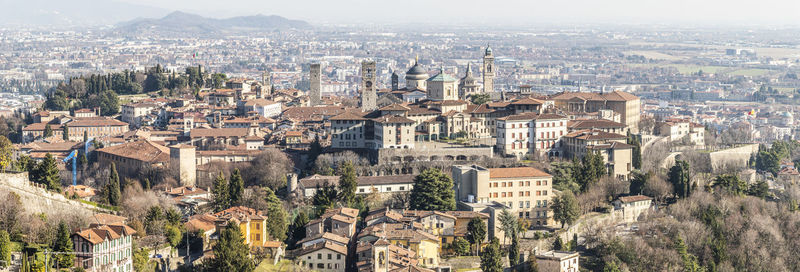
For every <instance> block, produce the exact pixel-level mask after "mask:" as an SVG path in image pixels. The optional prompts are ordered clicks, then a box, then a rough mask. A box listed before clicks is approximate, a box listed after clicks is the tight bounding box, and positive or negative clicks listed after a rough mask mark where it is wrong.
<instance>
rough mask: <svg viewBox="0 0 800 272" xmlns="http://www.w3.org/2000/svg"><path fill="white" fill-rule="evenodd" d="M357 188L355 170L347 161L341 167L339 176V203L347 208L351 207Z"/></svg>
mask: <svg viewBox="0 0 800 272" xmlns="http://www.w3.org/2000/svg"><path fill="white" fill-rule="evenodd" d="M357 187H358V182H357V181H356V170H355V168H354V167H353V164H352V163H351V162H349V161H347V162H345V163H344V164H343V165H342V171H341V176H339V190H338V191H339V201H341V202H342V203H344V204H345V205H346V206H348V207H349V206H352V204H353V200H355V198H356V188H357Z"/></svg>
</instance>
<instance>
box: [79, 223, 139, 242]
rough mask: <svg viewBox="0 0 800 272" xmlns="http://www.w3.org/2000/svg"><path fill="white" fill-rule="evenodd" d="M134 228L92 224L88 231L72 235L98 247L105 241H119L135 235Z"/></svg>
mask: <svg viewBox="0 0 800 272" xmlns="http://www.w3.org/2000/svg"><path fill="white" fill-rule="evenodd" d="M135 233H136V231H135V230H133V228H131V227H128V226H126V225H105V224H99V225H98V224H92V226H91V227H89V228H88V229H83V230H79V231H77V232H75V233H73V234H72V235H73V236H75V235H77V236H80V237H81V238H83V239H85V240H86V241H88V242H89V243H91V244H93V245H96V244H99V243H102V242H103V241H105V240H113V239H119V238H120V237H122V236H123V235H125V236H129V235H133V234H135Z"/></svg>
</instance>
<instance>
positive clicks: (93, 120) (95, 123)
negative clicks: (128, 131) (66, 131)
mask: <svg viewBox="0 0 800 272" xmlns="http://www.w3.org/2000/svg"><path fill="white" fill-rule="evenodd" d="M67 125H68V126H69V127H108V126H128V123H125V122H122V121H119V120H117V119H111V118H108V117H85V118H75V119H73V120H72V121H70V122H67Z"/></svg>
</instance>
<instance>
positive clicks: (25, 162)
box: [14, 154, 36, 181]
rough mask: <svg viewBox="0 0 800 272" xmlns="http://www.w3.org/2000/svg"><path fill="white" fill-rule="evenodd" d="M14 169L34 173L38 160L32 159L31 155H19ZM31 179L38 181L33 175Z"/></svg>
mask: <svg viewBox="0 0 800 272" xmlns="http://www.w3.org/2000/svg"><path fill="white" fill-rule="evenodd" d="M14 170H17V171H27V172H28V174H29V175H33V172H35V171H36V161H34V160H33V159H31V157H30V156H28V155H25V154H22V155H19V157H17V160H16V161H14ZM30 179H31V181H36V179H34V178H33V177H32V176H31V178H30Z"/></svg>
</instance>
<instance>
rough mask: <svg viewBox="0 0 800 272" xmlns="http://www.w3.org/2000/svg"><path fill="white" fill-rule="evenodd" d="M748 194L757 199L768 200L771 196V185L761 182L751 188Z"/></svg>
mask: <svg viewBox="0 0 800 272" xmlns="http://www.w3.org/2000/svg"><path fill="white" fill-rule="evenodd" d="M748 194H749V195H752V196H755V197H760V198H766V197H767V196H768V195H769V185H768V184H767V182H766V181H763V180H759V181H757V182H756V183H754V184H753V185H751V186H750V188H749V189H748Z"/></svg>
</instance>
